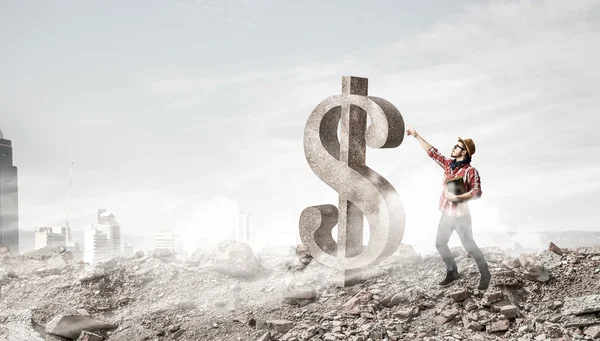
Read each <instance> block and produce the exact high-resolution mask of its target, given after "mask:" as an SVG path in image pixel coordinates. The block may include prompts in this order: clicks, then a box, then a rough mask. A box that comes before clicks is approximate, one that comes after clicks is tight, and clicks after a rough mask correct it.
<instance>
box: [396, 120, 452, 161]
mask: <svg viewBox="0 0 600 341" xmlns="http://www.w3.org/2000/svg"><path fill="white" fill-rule="evenodd" d="M406 134H407V135H412V136H414V137H415V138H416V139H417V141H419V144H420V145H421V147H423V149H425V151H426V152H427V155H429V157H430V158H431V159H432V160H433V161H435V162H436V163H437V164H438V165H439V166H440V167H442V168H444V169H445V168H446V167H448V165H450V162H451V160H450V159H448V158H447V157H445V156H444V155H442V154H441V153H440V152H438V150H437V149H435V148H434V147H433V146H432V145H430V144H429V142H427V141H425V140H424V139H423V138H422V137H421V135H419V134H418V133H417V131H416V130H415V129H414V128H412V127H408V129H407V130H406Z"/></svg>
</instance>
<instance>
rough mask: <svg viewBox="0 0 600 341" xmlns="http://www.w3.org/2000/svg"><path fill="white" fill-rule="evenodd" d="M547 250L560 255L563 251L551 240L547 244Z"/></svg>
mask: <svg viewBox="0 0 600 341" xmlns="http://www.w3.org/2000/svg"><path fill="white" fill-rule="evenodd" d="M548 250H549V251H552V252H554V253H555V254H557V255H559V256H562V255H563V254H564V253H563V251H562V250H561V249H560V248H559V247H558V246H556V244H554V243H553V242H550V245H549V246H548Z"/></svg>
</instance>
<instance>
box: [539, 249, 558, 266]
mask: <svg viewBox="0 0 600 341" xmlns="http://www.w3.org/2000/svg"><path fill="white" fill-rule="evenodd" d="M537 258H538V260H539V263H540V264H541V265H543V266H544V267H545V268H547V269H548V270H552V269H554V268H555V267H557V266H559V265H561V264H562V262H561V260H562V257H561V256H559V255H557V254H556V253H554V252H552V251H549V250H544V251H542V252H540V253H538V254H537Z"/></svg>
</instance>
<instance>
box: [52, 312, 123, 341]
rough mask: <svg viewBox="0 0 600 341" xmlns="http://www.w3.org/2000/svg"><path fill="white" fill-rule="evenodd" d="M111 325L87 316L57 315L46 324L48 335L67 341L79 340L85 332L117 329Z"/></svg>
mask: <svg viewBox="0 0 600 341" xmlns="http://www.w3.org/2000/svg"><path fill="white" fill-rule="evenodd" d="M116 328H117V326H116V325H114V324H111V323H106V322H102V321H98V320H95V319H92V318H89V317H86V316H79V315H57V316H55V317H54V318H53V319H52V320H50V322H48V324H46V333H49V334H53V335H58V336H61V337H64V338H67V339H77V338H78V337H80V336H81V333H82V332H83V331H93V330H107V329H116Z"/></svg>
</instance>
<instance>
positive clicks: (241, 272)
mask: <svg viewBox="0 0 600 341" xmlns="http://www.w3.org/2000/svg"><path fill="white" fill-rule="evenodd" d="M210 261H211V262H212V269H213V270H215V271H218V272H221V273H225V274H228V275H230V276H233V277H252V276H254V275H256V274H257V273H258V271H259V270H260V263H259V262H258V260H257V259H256V257H255V256H254V253H252V249H251V248H250V246H249V245H248V244H246V243H238V242H235V241H233V240H228V241H225V242H222V243H220V244H219V245H217V247H216V248H215V249H213V250H212V252H211V260H210Z"/></svg>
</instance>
